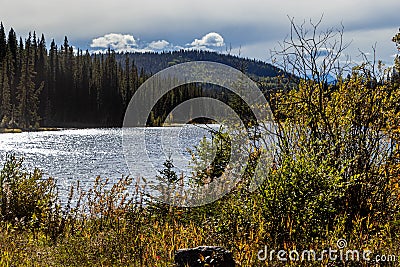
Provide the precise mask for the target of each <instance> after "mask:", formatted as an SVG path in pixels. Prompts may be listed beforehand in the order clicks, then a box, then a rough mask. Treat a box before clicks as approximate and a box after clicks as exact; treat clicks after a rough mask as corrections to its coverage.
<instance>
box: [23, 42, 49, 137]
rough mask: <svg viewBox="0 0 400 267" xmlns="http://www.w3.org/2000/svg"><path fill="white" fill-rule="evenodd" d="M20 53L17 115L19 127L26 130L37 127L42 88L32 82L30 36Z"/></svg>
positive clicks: (33, 74) (33, 73)
mask: <svg viewBox="0 0 400 267" xmlns="http://www.w3.org/2000/svg"><path fill="white" fill-rule="evenodd" d="M20 51H21V50H20ZM21 52H22V54H21V55H20V57H21V61H22V64H21V66H22V68H21V78H20V82H19V84H18V87H17V91H18V101H19V103H18V110H17V115H18V124H19V126H20V127H21V128H24V129H26V128H31V127H38V126H39V119H40V117H39V114H38V109H39V94H40V91H41V90H42V88H43V83H41V85H40V86H39V87H38V88H36V86H35V83H34V82H33V80H34V78H35V72H34V66H33V65H34V63H33V61H34V59H33V54H32V43H31V35H30V34H29V37H28V39H27V40H26V42H25V49H22V51H21Z"/></svg>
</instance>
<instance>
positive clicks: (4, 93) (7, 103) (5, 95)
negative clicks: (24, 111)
mask: <svg viewBox="0 0 400 267" xmlns="http://www.w3.org/2000/svg"><path fill="white" fill-rule="evenodd" d="M3 70H4V71H3V77H0V78H1V80H2V83H1V87H2V88H1V110H0V114H1V127H8V124H9V122H10V119H11V111H12V108H11V90H10V84H9V81H8V76H7V73H6V71H5V70H6V63H5V62H4V64H3Z"/></svg>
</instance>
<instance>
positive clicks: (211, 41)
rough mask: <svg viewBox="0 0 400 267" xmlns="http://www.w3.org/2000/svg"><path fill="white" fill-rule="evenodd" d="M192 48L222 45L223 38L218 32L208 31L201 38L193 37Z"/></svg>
mask: <svg viewBox="0 0 400 267" xmlns="http://www.w3.org/2000/svg"><path fill="white" fill-rule="evenodd" d="M190 45H191V46H192V47H193V48H198V49H204V48H207V47H221V46H224V45H225V43H224V38H222V36H221V35H220V34H219V33H216V32H210V33H207V34H206V35H204V36H203V37H202V38H201V39H195V40H194V41H193V42H192V43H191V44H190Z"/></svg>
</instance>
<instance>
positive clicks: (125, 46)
mask: <svg viewBox="0 0 400 267" xmlns="http://www.w3.org/2000/svg"><path fill="white" fill-rule="evenodd" d="M90 47H92V48H111V49H113V50H115V51H117V52H120V51H131V50H133V49H135V48H136V47H137V42H136V40H135V38H134V37H133V36H132V35H129V34H120V33H109V34H106V35H104V36H102V37H98V38H95V39H93V40H92V43H91V45H90Z"/></svg>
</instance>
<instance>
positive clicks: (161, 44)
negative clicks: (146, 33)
mask: <svg viewBox="0 0 400 267" xmlns="http://www.w3.org/2000/svg"><path fill="white" fill-rule="evenodd" d="M168 45H169V42H168V41H165V40H159V41H153V42H151V43H150V44H149V45H148V47H149V48H150V49H154V50H163V49H165V48H166V47H168Z"/></svg>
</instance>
